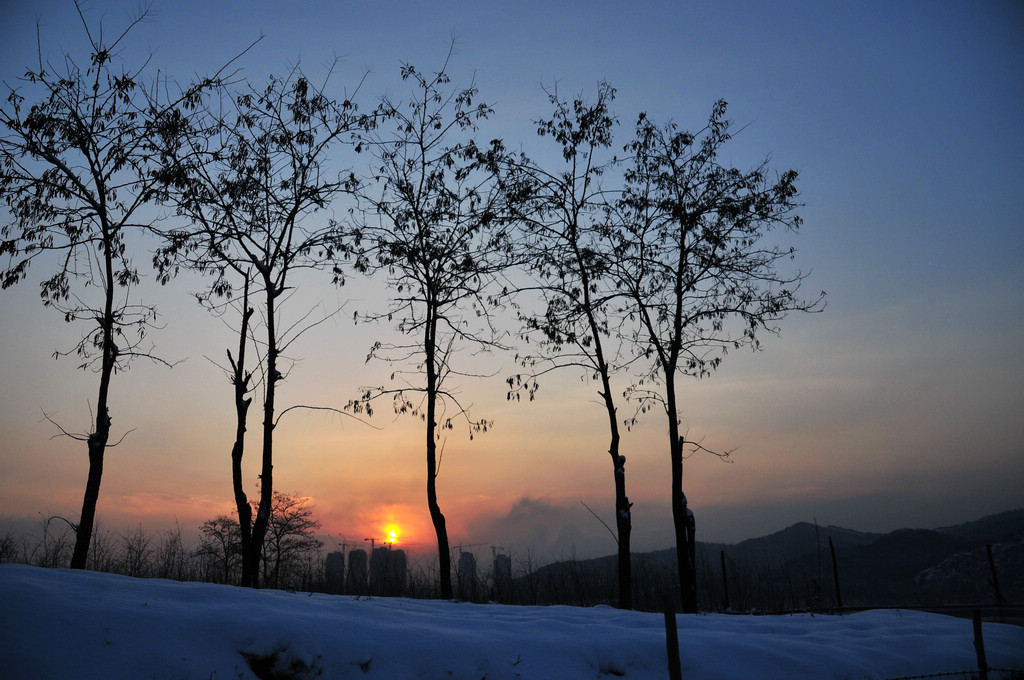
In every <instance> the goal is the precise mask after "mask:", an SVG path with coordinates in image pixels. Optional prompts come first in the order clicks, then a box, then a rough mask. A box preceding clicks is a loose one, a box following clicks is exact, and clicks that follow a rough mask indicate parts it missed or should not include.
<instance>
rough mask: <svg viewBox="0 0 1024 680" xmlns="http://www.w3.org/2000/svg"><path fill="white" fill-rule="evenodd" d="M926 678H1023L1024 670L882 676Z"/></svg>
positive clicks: (910, 679)
mask: <svg viewBox="0 0 1024 680" xmlns="http://www.w3.org/2000/svg"><path fill="white" fill-rule="evenodd" d="M928 678H961V679H962V680H976V679H980V678H988V680H1024V670H1022V669H1019V668H989V669H988V671H987V675H984V674H983V671H980V670H977V669H975V670H972V671H949V672H947V673H926V674H924V675H901V676H899V677H895V678H884V679H883V680H927V679H928Z"/></svg>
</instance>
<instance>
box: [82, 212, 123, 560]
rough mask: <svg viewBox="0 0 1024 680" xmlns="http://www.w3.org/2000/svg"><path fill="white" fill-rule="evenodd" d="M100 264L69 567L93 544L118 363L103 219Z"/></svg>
mask: <svg viewBox="0 0 1024 680" xmlns="http://www.w3.org/2000/svg"><path fill="white" fill-rule="evenodd" d="M102 228H103V242H104V244H105V247H104V248H103V267H104V277H105V280H104V283H105V286H106V290H105V291H104V300H103V319H102V321H101V323H102V324H103V339H102V352H103V359H102V363H101V364H100V388H99V393H98V394H97V396H96V429H95V431H93V432H92V433H91V434H90V435H89V438H88V449H89V476H88V479H87V480H86V484H85V497H84V498H83V499H82V514H81V517H80V519H79V521H78V526H77V527H76V529H75V549H74V552H73V553H72V555H71V568H72V569H85V565H86V562H87V561H88V558H89V546H90V544H91V543H92V531H93V526H94V524H95V520H96V504H97V503H98V502H99V497H100V481H101V479H102V478H103V456H104V454H105V453H106V450H107V442H108V440H109V439H110V411H109V408H108V405H107V399H108V394H109V391H110V378H111V376H112V375H113V374H114V365H115V364H116V362H117V346H116V345H115V344H114V260H113V258H114V253H113V250H112V243H111V241H112V233H111V227H110V225H108V224H107V222H106V220H105V219H103V222H102Z"/></svg>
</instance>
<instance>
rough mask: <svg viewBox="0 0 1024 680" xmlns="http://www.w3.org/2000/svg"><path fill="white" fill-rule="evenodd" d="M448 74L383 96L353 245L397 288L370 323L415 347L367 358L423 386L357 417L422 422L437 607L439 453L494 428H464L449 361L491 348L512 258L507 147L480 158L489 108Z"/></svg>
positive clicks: (446, 593) (378, 392) (446, 559)
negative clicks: (408, 367) (394, 330)
mask: <svg viewBox="0 0 1024 680" xmlns="http://www.w3.org/2000/svg"><path fill="white" fill-rule="evenodd" d="M450 56H451V55H450V53H449V57H450ZM447 66H448V62H447V60H446V61H445V64H444V66H443V67H442V68H441V70H440V71H438V72H437V73H435V74H433V75H426V74H423V73H421V72H419V71H418V70H416V69H415V68H414V67H413V66H410V65H408V64H406V65H404V66H403V67H402V79H403V81H405V82H411V83H412V84H413V94H412V97H411V99H410V100H409V101H408V102H396V101H393V100H391V99H390V98H385V99H384V100H383V102H382V103H381V105H380V107H379V108H378V114H379V116H380V118H381V120H382V123H381V125H382V126H387V130H386V131H383V132H382V131H380V130H375V131H374V132H373V133H372V134H370V135H368V136H367V138H366V144H367V146H368V147H369V148H370V149H372V152H373V154H374V157H375V159H376V163H375V165H374V168H373V173H374V175H375V178H376V180H377V185H376V187H374V189H377V190H379V193H374V194H371V193H370V189H368V190H367V191H366V192H364V195H365V196H367V198H368V200H369V201H370V203H371V204H372V208H373V210H372V214H371V218H370V219H369V220H367V222H366V223H365V224H362V225H360V226H359V227H358V228H356V229H355V232H354V236H355V238H356V241H357V243H358V245H359V247H360V248H361V251H362V252H361V256H360V265H361V266H362V267H363V268H364V269H366V270H373V271H382V272H384V273H386V275H387V277H388V283H389V284H390V287H391V290H392V299H391V304H390V307H389V308H388V310H387V311H386V312H383V313H380V314H372V313H371V314H370V315H368V316H369V317H372V318H376V319H387V320H389V321H392V320H393V321H396V322H397V327H398V330H399V331H400V332H401V333H402V334H403V335H406V336H413V337H415V338H416V340H412V341H410V342H408V343H401V342H400V343H398V344H387V343H383V342H378V343H376V344H375V345H374V346H373V348H372V349H371V351H370V357H378V358H382V359H384V360H387V361H389V362H392V363H398V364H405V363H407V362H410V363H412V364H413V367H414V368H413V369H412V373H413V374H415V375H416V376H418V378H419V379H418V380H414V379H411V378H409V376H408V374H407V373H406V371H404V370H399V371H397V372H396V373H395V374H393V375H392V377H393V378H395V377H396V376H399V377H401V379H402V380H403V381H404V382H405V386H403V387H399V388H395V389H391V388H386V387H378V388H370V389H367V390H365V391H364V393H363V395H362V397H361V398H360V399H359V400H356V401H354V402H353V404H352V407H353V408H354V409H355V410H356V411H363V410H368V409H371V404H370V402H371V401H372V400H374V399H376V398H378V397H381V396H384V395H390V396H391V397H392V398H393V400H394V408H395V411H396V413H411V414H413V415H416V416H419V417H420V418H422V419H423V421H424V423H425V424H426V454H427V455H426V459H427V506H428V509H429V512H430V518H431V521H432V523H433V525H434V531H435V533H436V535H437V546H438V556H439V560H440V564H439V566H440V578H441V597H442V598H445V599H450V598H451V597H452V581H451V556H450V546H449V543H448V533H447V528H446V525H445V517H444V514H443V513H442V512H441V508H440V505H439V504H438V500H437V485H436V483H437V475H438V471H439V464H440V461H439V455H438V448H437V444H438V441H439V439H440V438H441V436H442V433H444V432H446V431H447V430H450V429H452V428H453V427H454V422H455V421H456V420H458V419H460V418H462V419H464V420H465V421H466V423H467V424H468V427H469V430H470V437H471V438H472V436H473V433H475V432H482V431H486V429H487V428H488V426H489V425H490V423H488V422H487V421H486V420H472V419H471V418H470V416H469V414H468V412H467V406H466V405H464V404H462V403H460V402H459V400H458V398H457V397H456V395H455V394H454V392H453V391H452V386H451V384H450V383H451V381H452V379H453V378H458V377H459V376H460V375H465V373H460V372H459V371H458V370H456V367H455V365H454V363H453V361H454V358H455V352H456V350H457V349H458V348H459V347H460V346H463V345H467V344H468V345H471V346H475V347H477V348H486V347H489V346H493V345H494V343H495V342H496V340H495V338H496V333H495V327H494V325H493V324H492V323H491V321H492V319H491V317H490V309H491V308H492V306H493V305H494V303H495V302H496V298H495V297H494V296H493V295H492V293H491V291H492V288H491V286H492V284H493V283H494V281H495V279H496V278H497V277H499V276H500V274H501V273H502V272H503V271H504V270H505V269H506V268H507V267H508V266H509V264H510V261H511V257H512V253H513V249H512V247H511V246H512V238H511V235H510V226H509V220H508V219H507V215H508V210H507V205H506V198H505V194H504V192H503V190H502V187H501V183H500V182H498V181H497V178H496V174H495V170H494V169H495V167H496V162H497V158H498V157H499V156H501V155H502V154H503V153H504V150H503V147H502V145H501V142H500V141H498V140H494V141H492V142H491V144H490V146H489V147H487V148H485V149H481V148H479V147H478V146H477V144H476V142H475V141H474V140H473V139H472V137H471V136H472V134H473V133H474V132H475V131H476V128H477V122H478V121H480V120H481V119H484V118H487V117H488V116H490V115H491V108H490V107H489V106H488V105H486V104H484V103H477V102H476V97H477V89H476V87H475V86H474V84H473V83H470V85H469V86H468V87H464V88H458V87H455V86H452V85H451V81H450V78H449V76H448V74H447V72H446V71H447ZM499 292H500V291H499ZM471 322H472V323H471ZM476 322H479V323H476Z"/></svg>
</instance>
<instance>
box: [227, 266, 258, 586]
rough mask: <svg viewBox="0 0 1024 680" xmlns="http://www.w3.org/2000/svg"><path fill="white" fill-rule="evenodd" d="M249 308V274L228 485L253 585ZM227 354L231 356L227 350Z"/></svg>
mask: <svg viewBox="0 0 1024 680" xmlns="http://www.w3.org/2000/svg"><path fill="white" fill-rule="evenodd" d="M252 315H253V310H252V309H251V308H250V307H249V278H248V277H246V279H245V289H244V293H243V296H242V327H241V329H240V330H239V333H238V361H237V362H236V361H232V369H233V375H232V383H233V384H234V386H235V443H234V445H233V446H232V447H231V485H232V488H233V490H234V493H235V508H236V510H237V511H238V528H239V532H240V534H241V536H240V539H241V540H240V542H241V548H242V583H241V585H242V586H245V587H249V588H253V587H255V586H256V584H255V583H254V571H253V568H252V567H253V564H252V561H251V560H250V557H249V556H250V554H251V551H252V548H251V545H252V507H251V506H250V505H249V497H248V496H246V494H245V487H244V485H243V481H242V455H243V454H244V453H245V432H246V421H247V419H248V414H249V405H250V404H251V403H252V399H251V398H247V397H246V396H245V394H246V392H248V390H249V382H250V379H251V375H250V374H247V373H246V372H245V348H246V345H247V344H248V343H247V339H248V335H249V318H250V317H251V316H252ZM228 358H229V359H230V358H231V354H230V352H229V353H228Z"/></svg>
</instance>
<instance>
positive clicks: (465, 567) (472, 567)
mask: <svg viewBox="0 0 1024 680" xmlns="http://www.w3.org/2000/svg"><path fill="white" fill-rule="evenodd" d="M455 574H456V576H457V577H458V580H459V599H460V600H464V601H466V602H476V601H477V600H478V599H479V597H480V592H479V588H478V587H477V579H476V556H475V555H473V553H470V552H460V553H459V566H458V568H457V569H456V572H455Z"/></svg>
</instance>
